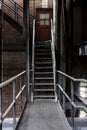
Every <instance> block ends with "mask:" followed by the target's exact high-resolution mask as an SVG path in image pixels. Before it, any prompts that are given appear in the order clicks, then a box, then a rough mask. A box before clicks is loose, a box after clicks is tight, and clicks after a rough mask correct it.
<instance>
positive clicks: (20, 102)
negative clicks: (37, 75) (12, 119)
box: [20, 77, 22, 112]
mask: <svg viewBox="0 0 87 130" xmlns="http://www.w3.org/2000/svg"><path fill="white" fill-rule="evenodd" d="M21 90H22V79H21V77H20V91H21ZM21 111H22V93H21V95H20V112H21Z"/></svg>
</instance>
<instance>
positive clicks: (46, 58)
mask: <svg viewBox="0 0 87 130" xmlns="http://www.w3.org/2000/svg"><path fill="white" fill-rule="evenodd" d="M35 59H41V60H43V59H44V60H52V58H48V57H38V58H37V57H36V58H35Z"/></svg>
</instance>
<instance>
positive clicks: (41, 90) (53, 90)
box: [34, 89, 54, 91]
mask: <svg viewBox="0 0 87 130" xmlns="http://www.w3.org/2000/svg"><path fill="white" fill-rule="evenodd" d="M34 91H54V89H34Z"/></svg>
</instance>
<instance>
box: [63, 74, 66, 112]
mask: <svg viewBox="0 0 87 130" xmlns="http://www.w3.org/2000/svg"><path fill="white" fill-rule="evenodd" d="M65 84H66V82H65V77H64V76H63V91H64V92H65ZM63 110H64V112H65V95H64V94H63Z"/></svg>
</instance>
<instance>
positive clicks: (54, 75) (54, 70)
mask: <svg viewBox="0 0 87 130" xmlns="http://www.w3.org/2000/svg"><path fill="white" fill-rule="evenodd" d="M51 51H52V63H53V77H54V89H55V99H57V95H56V59H55V45H54V36H53V21H52V19H51Z"/></svg>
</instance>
